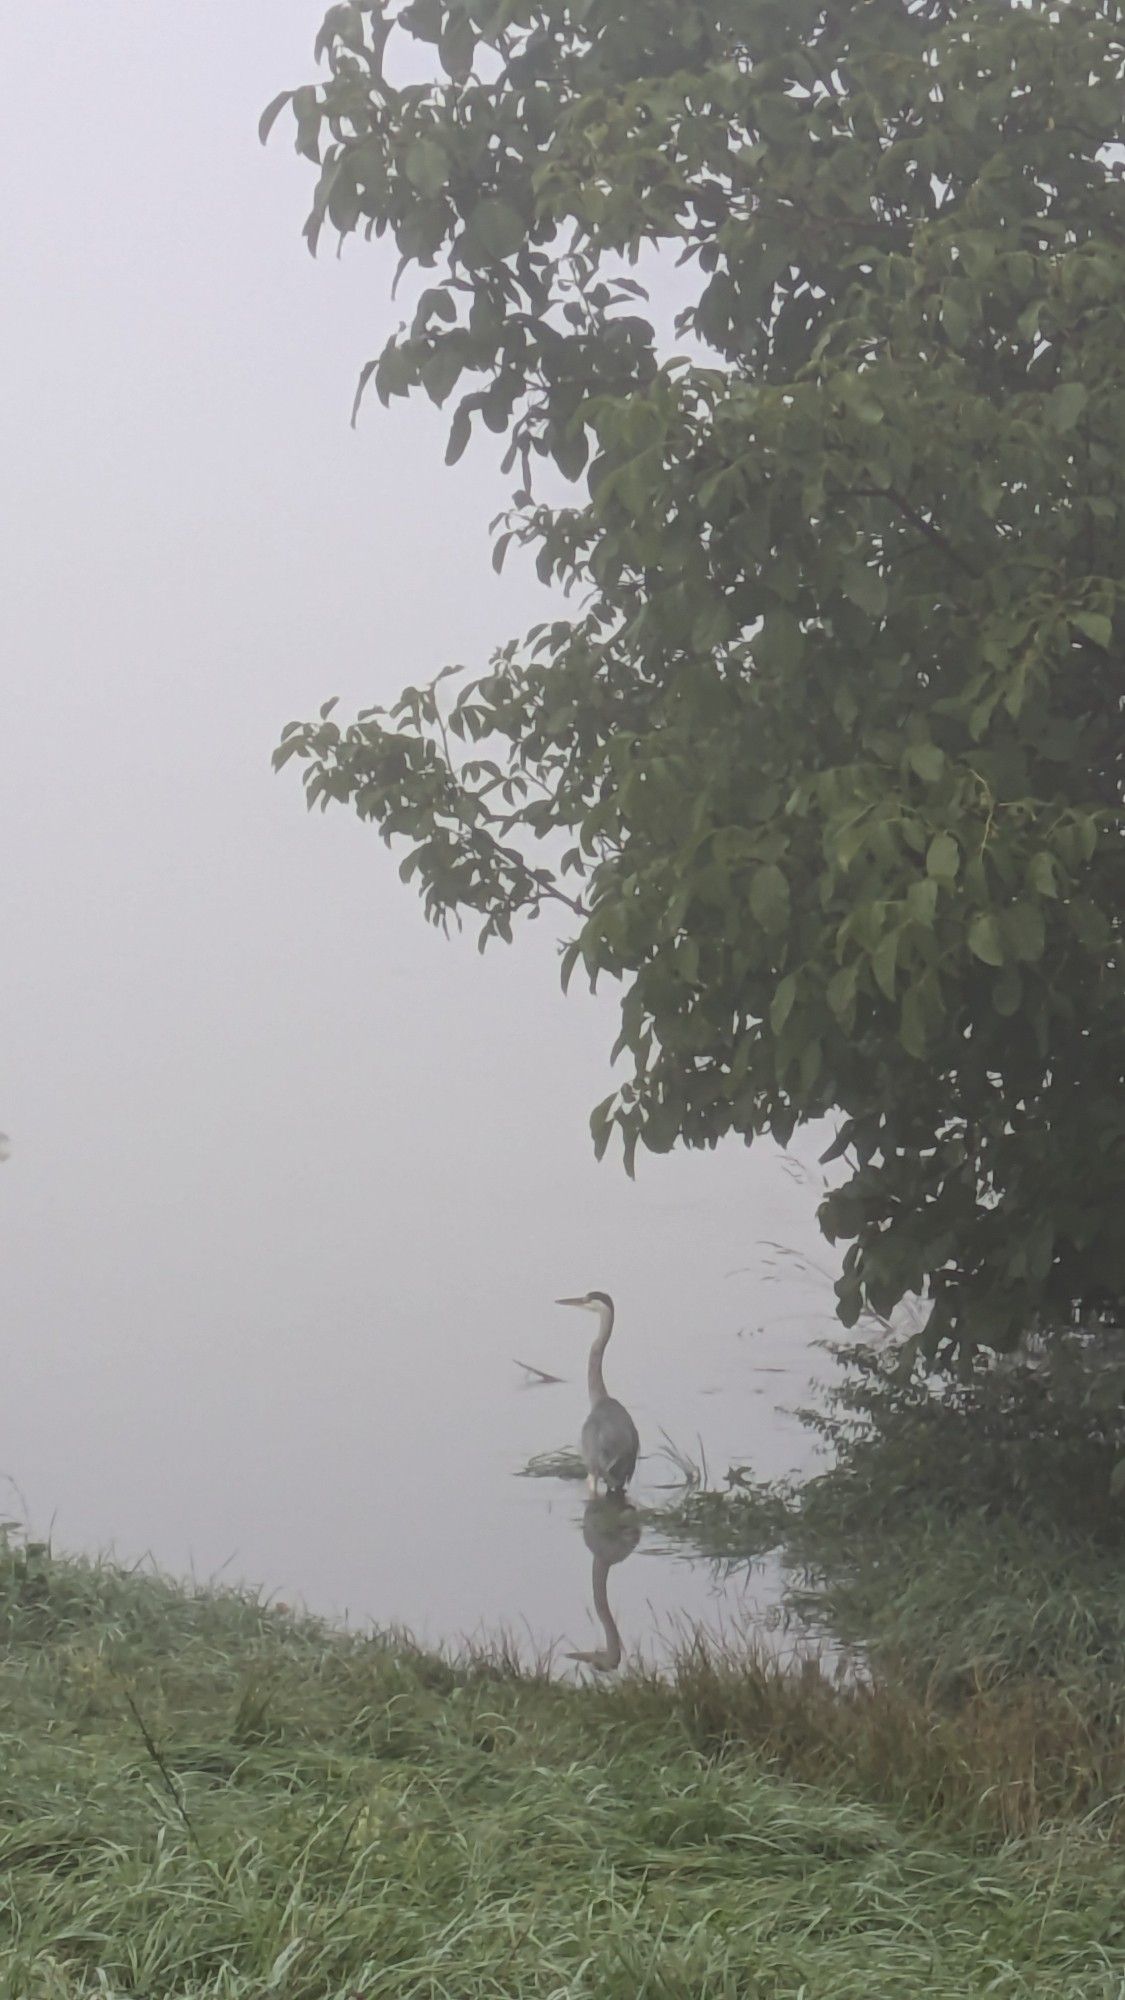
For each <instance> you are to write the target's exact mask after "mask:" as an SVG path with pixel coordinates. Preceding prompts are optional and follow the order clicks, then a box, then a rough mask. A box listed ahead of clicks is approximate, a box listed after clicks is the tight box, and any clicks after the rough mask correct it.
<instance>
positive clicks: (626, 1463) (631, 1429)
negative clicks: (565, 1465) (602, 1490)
mask: <svg viewBox="0 0 1125 2000" xmlns="http://www.w3.org/2000/svg"><path fill="white" fill-rule="evenodd" d="M640 1448H641V1441H640V1439H639V1437H638V1436H637V1426H636V1424H635V1423H634V1422H633V1419H632V1417H631V1416H630V1415H629V1412H628V1410H627V1409H626V1408H625V1405H624V1403H619V1402H618V1400H617V1398H616V1396H603V1398H602V1400H601V1402H599V1403H595V1404H594V1405H593V1407H592V1408H591V1411H590V1414H589V1416H588V1417H587V1419H586V1421H585V1423H584V1424H583V1426H582V1457H583V1459H584V1460H585V1463H586V1470H587V1472H588V1473H589V1475H590V1477H591V1479H593V1480H594V1481H595V1482H596V1481H597V1480H599V1479H601V1480H603V1481H604V1482H605V1487H606V1491H607V1492H609V1493H623V1492H624V1491H625V1488H626V1487H627V1486H628V1484H629V1481H630V1480H631V1478H632V1477H633V1474H634V1472H635V1471H636V1467H637V1453H638V1451H639V1450H640Z"/></svg>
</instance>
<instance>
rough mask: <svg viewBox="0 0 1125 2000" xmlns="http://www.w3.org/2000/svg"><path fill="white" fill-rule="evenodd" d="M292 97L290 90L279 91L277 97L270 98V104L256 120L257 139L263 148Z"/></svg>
mask: <svg viewBox="0 0 1125 2000" xmlns="http://www.w3.org/2000/svg"><path fill="white" fill-rule="evenodd" d="M292 96H293V92H292V91H291V90H279V91H278V93H277V96H276V97H273V98H271V99H270V102H269V103H268V104H267V105H266V108H265V110H264V111H263V113H262V115H261V117H260V118H259V120H258V137H259V139H260V140H261V142H262V144H263V146H264V145H265V143H266V140H267V139H268V138H269V136H270V133H271V132H272V131H273V128H274V126H275V124H276V123H277V119H278V116H279V114H280V113H281V112H282V111H284V109H285V106H286V105H287V104H288V103H289V102H290V100H291V99H292Z"/></svg>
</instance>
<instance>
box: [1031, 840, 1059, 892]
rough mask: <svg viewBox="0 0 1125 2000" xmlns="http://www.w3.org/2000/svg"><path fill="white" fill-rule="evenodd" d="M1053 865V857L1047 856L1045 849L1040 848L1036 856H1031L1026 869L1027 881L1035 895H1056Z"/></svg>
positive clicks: (1056, 880) (1056, 881)
mask: <svg viewBox="0 0 1125 2000" xmlns="http://www.w3.org/2000/svg"><path fill="white" fill-rule="evenodd" d="M1055 865H1056V864H1055V857H1054V855H1053V854H1048V853H1047V851H1046V849H1045V848H1040V850H1039V852H1038V854H1033V855H1032V857H1031V860H1030V861H1029V863H1028V867H1027V879H1028V882H1029V883H1030V885H1031V887H1032V888H1033V889H1034V890H1035V892H1036V894H1037V895H1039V896H1057V895H1058V893H1059V885H1058V878H1057V876H1056V874H1055Z"/></svg>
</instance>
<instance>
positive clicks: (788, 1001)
mask: <svg viewBox="0 0 1125 2000" xmlns="http://www.w3.org/2000/svg"><path fill="white" fill-rule="evenodd" d="M796 998H797V981H796V977H795V976H794V974H793V973H792V972H787V973H786V974H785V977H784V979H781V980H779V981H778V983H777V986H776V987H775V989H774V995H773V999H772V1000H771V1001H770V1027H771V1028H772V1029H773V1032H774V1034H775V1035H780V1033H781V1031H782V1029H783V1028H784V1026H785V1023H786V1021H787V1020H788V1019H789V1016H790V1014H791V1013H792V1012H793V1005H794V1002H795V1001H796Z"/></svg>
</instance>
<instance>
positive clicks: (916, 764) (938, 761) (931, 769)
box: [906, 743, 945, 785]
mask: <svg viewBox="0 0 1125 2000" xmlns="http://www.w3.org/2000/svg"><path fill="white" fill-rule="evenodd" d="M906 761H907V763H908V764H909V765H910V768H911V770H912V771H916V772H917V774H918V776H919V777H920V778H921V779H922V781H923V783H924V784H927V785H936V784H937V782H938V780H939V778H940V777H941V775H942V772H943V771H944V770H945V752H944V750H939V748H938V746H937V744H936V743H912V744H911V746H910V748H909V750H908V751H907V753H906Z"/></svg>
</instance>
